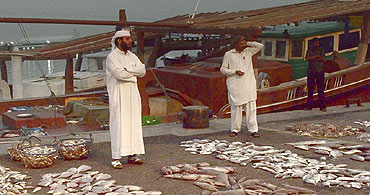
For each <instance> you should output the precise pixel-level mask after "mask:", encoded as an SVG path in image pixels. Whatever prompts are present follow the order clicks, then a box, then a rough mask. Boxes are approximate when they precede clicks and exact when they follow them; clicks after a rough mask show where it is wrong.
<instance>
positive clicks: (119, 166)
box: [112, 160, 123, 169]
mask: <svg viewBox="0 0 370 195" xmlns="http://www.w3.org/2000/svg"><path fill="white" fill-rule="evenodd" d="M112 167H113V168H115V169H122V168H123V165H122V163H121V162H120V161H119V160H114V161H112Z"/></svg>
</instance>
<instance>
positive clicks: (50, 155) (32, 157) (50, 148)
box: [17, 143, 59, 169]
mask: <svg viewBox="0 0 370 195" xmlns="http://www.w3.org/2000/svg"><path fill="white" fill-rule="evenodd" d="M17 152H18V154H19V155H20V157H21V159H22V162H23V164H24V166H25V167H26V168H35V169H38V168H44V167H49V166H51V165H53V164H54V162H55V160H56V159H57V158H58V156H59V154H58V145H57V144H56V143H53V144H37V145H29V146H24V147H23V148H22V149H19V150H18V149H17Z"/></svg>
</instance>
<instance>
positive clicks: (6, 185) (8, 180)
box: [0, 165, 34, 195]
mask: <svg viewBox="0 0 370 195" xmlns="http://www.w3.org/2000/svg"><path fill="white" fill-rule="evenodd" d="M30 178H31V177H29V176H27V175H23V174H21V173H20V172H18V171H12V170H10V169H9V168H5V167H3V166H1V165H0V194H6V195H16V194H24V195H25V194H29V193H28V190H31V189H33V188H34V187H32V186H30V185H28V182H27V179H30Z"/></svg>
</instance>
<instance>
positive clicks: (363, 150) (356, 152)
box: [286, 140, 370, 161]
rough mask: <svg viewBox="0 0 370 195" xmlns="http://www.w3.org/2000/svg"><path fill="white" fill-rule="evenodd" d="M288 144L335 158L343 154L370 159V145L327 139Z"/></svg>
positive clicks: (359, 158)
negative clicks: (350, 143) (349, 143)
mask: <svg viewBox="0 0 370 195" xmlns="http://www.w3.org/2000/svg"><path fill="white" fill-rule="evenodd" d="M286 144H287V145H292V146H293V147H294V148H297V149H301V150H306V151H308V150H313V152H315V153H317V154H321V155H327V156H332V157H334V158H337V157H341V156H343V155H352V156H351V159H352V160H356V161H365V160H366V161H370V146H363V145H348V144H346V143H345V142H341V141H327V140H313V141H302V142H295V143H286Z"/></svg>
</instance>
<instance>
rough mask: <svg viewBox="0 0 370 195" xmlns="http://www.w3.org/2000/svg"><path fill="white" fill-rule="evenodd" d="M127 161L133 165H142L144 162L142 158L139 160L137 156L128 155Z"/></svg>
mask: <svg viewBox="0 0 370 195" xmlns="http://www.w3.org/2000/svg"><path fill="white" fill-rule="evenodd" d="M127 163H128V164H135V165H142V164H143V163H144V161H143V160H141V159H140V158H139V157H137V156H130V157H128V159H127Z"/></svg>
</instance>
